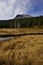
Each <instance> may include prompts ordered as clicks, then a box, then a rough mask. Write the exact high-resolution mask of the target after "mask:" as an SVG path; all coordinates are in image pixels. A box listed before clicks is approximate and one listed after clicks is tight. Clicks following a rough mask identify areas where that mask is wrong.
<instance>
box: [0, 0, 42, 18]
mask: <svg viewBox="0 0 43 65" xmlns="http://www.w3.org/2000/svg"><path fill="white" fill-rule="evenodd" d="M18 14H29V15H32V16H39V15H43V0H0V19H11V18H14V17H15V16H16V15H18Z"/></svg>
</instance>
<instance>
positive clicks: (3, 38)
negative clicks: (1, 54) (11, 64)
mask: <svg viewBox="0 0 43 65" xmlns="http://www.w3.org/2000/svg"><path fill="white" fill-rule="evenodd" d="M12 38H14V37H0V41H4V40H8V39H12Z"/></svg>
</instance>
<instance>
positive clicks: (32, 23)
mask: <svg viewBox="0 0 43 65" xmlns="http://www.w3.org/2000/svg"><path fill="white" fill-rule="evenodd" d="M0 28H42V29H43V16H38V17H31V16H29V15H17V16H16V17H15V19H10V20H0Z"/></svg>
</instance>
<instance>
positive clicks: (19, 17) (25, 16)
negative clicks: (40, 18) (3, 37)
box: [15, 14, 32, 19]
mask: <svg viewBox="0 0 43 65" xmlns="http://www.w3.org/2000/svg"><path fill="white" fill-rule="evenodd" d="M31 17H32V16H31V15H25V14H22V15H20V14H19V15H17V16H16V17H15V18H16V19H21V18H31Z"/></svg>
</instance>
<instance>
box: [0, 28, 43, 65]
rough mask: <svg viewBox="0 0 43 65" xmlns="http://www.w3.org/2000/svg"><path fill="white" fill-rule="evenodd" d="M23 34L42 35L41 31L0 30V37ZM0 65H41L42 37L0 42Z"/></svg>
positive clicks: (34, 36) (36, 36)
mask: <svg viewBox="0 0 43 65" xmlns="http://www.w3.org/2000/svg"><path fill="white" fill-rule="evenodd" d="M24 33H43V29H28V28H26V29H22V28H21V29H0V35H2V34H5V35H6V34H13V35H14V34H24ZM0 65H43V35H24V36H18V37H14V38H12V39H9V40H4V41H0Z"/></svg>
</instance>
